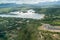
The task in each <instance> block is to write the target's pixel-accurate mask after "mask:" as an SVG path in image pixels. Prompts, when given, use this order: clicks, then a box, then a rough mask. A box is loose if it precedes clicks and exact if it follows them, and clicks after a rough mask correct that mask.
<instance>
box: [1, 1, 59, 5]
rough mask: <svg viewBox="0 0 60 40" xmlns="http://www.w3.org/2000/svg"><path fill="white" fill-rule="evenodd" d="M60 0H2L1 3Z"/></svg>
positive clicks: (33, 2)
mask: <svg viewBox="0 0 60 40" xmlns="http://www.w3.org/2000/svg"><path fill="white" fill-rule="evenodd" d="M54 1H60V0H0V3H17V4H22V3H25V4H35V3H39V2H54Z"/></svg>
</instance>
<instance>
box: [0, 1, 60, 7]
mask: <svg viewBox="0 0 60 40" xmlns="http://www.w3.org/2000/svg"><path fill="white" fill-rule="evenodd" d="M21 6H25V7H38V8H39V7H41V8H49V7H52V8H54V7H57V8H60V1H57V2H56V1H55V2H40V3H37V4H16V3H3V4H0V8H3V7H21Z"/></svg>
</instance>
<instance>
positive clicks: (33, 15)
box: [0, 10, 45, 19]
mask: <svg viewBox="0 0 60 40" xmlns="http://www.w3.org/2000/svg"><path fill="white" fill-rule="evenodd" d="M44 16H45V15H44V14H38V13H35V11H34V10H28V11H27V12H26V13H23V12H19V11H17V12H10V13H9V14H0V17H16V18H31V19H42V18H44Z"/></svg>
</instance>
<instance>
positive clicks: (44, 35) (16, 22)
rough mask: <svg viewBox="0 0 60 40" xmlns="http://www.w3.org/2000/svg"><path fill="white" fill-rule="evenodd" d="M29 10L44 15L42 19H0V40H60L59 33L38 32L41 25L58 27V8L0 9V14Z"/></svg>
mask: <svg viewBox="0 0 60 40" xmlns="http://www.w3.org/2000/svg"><path fill="white" fill-rule="evenodd" d="M29 9H33V10H35V12H36V13H39V14H45V17H44V19H41V20H36V19H26V18H14V17H12V18H10V17H8V18H5V17H0V40H60V32H50V31H44V30H38V27H39V26H41V25H42V23H44V24H51V25H54V26H60V8H26V7H21V8H20V7H18V8H0V14H9V13H10V12H14V11H23V12H25V11H27V10H29Z"/></svg>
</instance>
